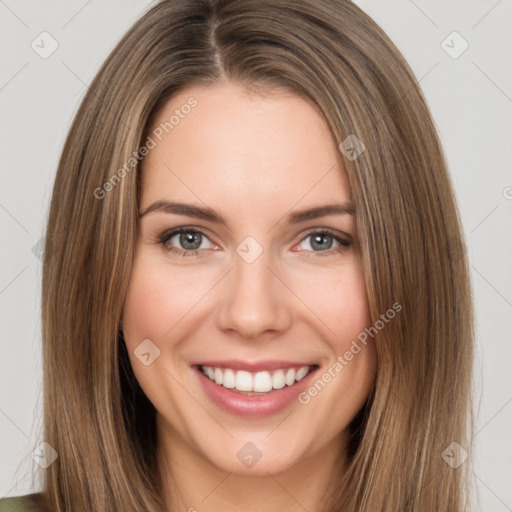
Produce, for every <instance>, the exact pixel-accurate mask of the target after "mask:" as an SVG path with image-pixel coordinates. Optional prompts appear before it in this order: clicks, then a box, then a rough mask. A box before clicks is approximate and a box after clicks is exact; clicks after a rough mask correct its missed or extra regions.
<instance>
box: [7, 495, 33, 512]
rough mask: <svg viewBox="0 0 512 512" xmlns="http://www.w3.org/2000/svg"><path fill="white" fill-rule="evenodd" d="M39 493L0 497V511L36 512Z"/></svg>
mask: <svg viewBox="0 0 512 512" xmlns="http://www.w3.org/2000/svg"><path fill="white" fill-rule="evenodd" d="M38 497H39V493H34V494H26V495H24V496H16V497H14V498H2V499H0V512H37V511H38V510H41V509H40V508H39V507H38V505H37V498H38Z"/></svg>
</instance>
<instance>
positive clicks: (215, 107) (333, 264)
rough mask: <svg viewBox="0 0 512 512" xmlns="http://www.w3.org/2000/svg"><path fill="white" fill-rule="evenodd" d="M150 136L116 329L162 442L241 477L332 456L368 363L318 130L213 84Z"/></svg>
mask: <svg viewBox="0 0 512 512" xmlns="http://www.w3.org/2000/svg"><path fill="white" fill-rule="evenodd" d="M165 123H167V125H165ZM162 127H164V128H162ZM150 137H151V139H152V142H149V144H148V147H151V149H149V151H148V154H147V156H146V157H145V158H144V161H143V164H142V175H141V187H142V189H141V201H140V214H141V217H140V221H139V222H140V224H139V238H138V242H137V244H138V245H137V250H136V256H135V260H134V262H133V268H132V274H131V278H130V284H129V290H128V293H127V296H126V300H125V304H124V310H123V319H122V325H123V332H124V337H125V340H126V344H127V348H128V352H129V354H130V360H131V365H132V367H133V371H134V373H135V376H136V378H137V379H138V381H139V383H140V385H141V387H142V389H143V390H144V392H145V393H146V395H147V396H148V398H149V400H151V402H152V403H153V404H154V406H155V408H156V410H157V422H158V429H159V435H160V436H161V438H162V439H165V440H166V441H165V442H166V445H167V446H168V447H171V448H170V449H172V450H174V451H176V452H178V451H180V452H185V451H188V452H189V453H192V454H194V457H197V459H198V460H200V461H202V462H204V463H207V464H210V465H213V466H215V467H217V468H220V469H222V470H224V471H230V472H236V473H250V474H264V473H265V472H267V471H272V472H276V471H283V470H286V469H287V468H291V467H293V466H294V465H297V464H299V463H301V461H302V462H304V461H310V462H311V464H314V463H315V462H314V461H315V460H316V461H318V460H321V459H322V458H323V457H325V454H327V453H329V454H337V453H339V450H341V449H343V445H344V443H345V442H346V435H347V432H348V431H347V427H348V425H349V423H350V421H351V420H352V419H353V418H354V416H355V415H356V413H357V412H358V411H359V409H360V408H361V407H362V406H363V405H364V402H365V400H366V398H367V397H368V394H369V392H370V390H371V387H372V384H373V378H374V377H373V376H374V373H375V365H376V357H375V349H374V346H373V344H372V343H371V340H368V342H367V343H366V344H362V343H360V342H358V341H357V337H358V335H360V333H361V332H362V331H364V329H365V327H368V326H369V322H370V319H369V312H368V303H367V296H366V292H365V288H364V285H363V276H362V271H361V265H360V258H359V254H358V249H357V232H356V225H355V220H354V216H353V212H352V210H351V206H350V205H351V194H350V188H349V184H348V180H347V177H346V173H345V170H344V168H343V164H342V161H341V158H340V154H339V152H338V151H337V146H336V143H335V142H334V140H333V138H332V136H331V135H330V132H329V130H328V127H327V125H326V123H325V122H324V120H323V119H322V117H321V116H320V115H319V113H318V112H317V111H316V109H315V108H314V107H313V106H311V105H310V104H309V103H308V102H307V101H305V100H304V99H301V98H300V97H298V96H295V95H292V94H290V93H286V92H283V91H277V90H276V91H272V92H269V93H267V94H265V95H258V94H256V93H254V92H252V93H250V92H248V91H247V90H246V89H244V88H242V87H241V86H238V85H235V84H232V83H222V84H217V85H214V86H210V87H209V88H207V89H201V88H195V87H191V88H189V89H187V90H185V91H183V92H181V93H180V94H179V95H177V96H175V97H173V98H172V99H171V100H169V101H168V102H167V104H165V106H164V107H162V109H161V110H160V112H159V113H158V115H157V116H156V118H155V120H154V127H153V132H152V133H150ZM160 139H161V140H160ZM329 205H330V206H333V208H326V209H324V210H318V209H317V208H318V207H324V206H329ZM354 341H355V342H356V344H357V345H359V351H357V349H355V345H354ZM350 354H351V356H350ZM324 460H325V459H324ZM310 467H311V466H310Z"/></svg>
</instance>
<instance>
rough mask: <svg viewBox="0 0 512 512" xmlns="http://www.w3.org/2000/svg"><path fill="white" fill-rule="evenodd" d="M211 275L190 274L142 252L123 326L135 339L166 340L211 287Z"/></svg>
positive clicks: (137, 264) (127, 300)
mask: <svg viewBox="0 0 512 512" xmlns="http://www.w3.org/2000/svg"><path fill="white" fill-rule="evenodd" d="M210 281H211V276H210V278H208V276H207V275H202V274H201V273H197V272H196V273H194V274H193V275H190V274H189V273H188V272H186V271H184V270H183V269H182V268H179V267H175V268H173V267H172V266H171V265H166V263H165V262H162V260H161V258H160V259H157V258H154V257H152V256H151V255H147V254H142V255H141V256H138V257H136V258H135V260H134V264H133V267H132V273H131V276H130V284H129V287H128V291H127V295H126V299H125V304H124V309H123V329H124V330H125V331H126V332H127V333H128V334H129V335H130V336H131V338H132V340H134V339H138V338H140V337H142V339H144V338H150V339H155V340H162V339H163V338H164V337H166V334H168V333H169V331H170V330H171V329H173V327H174V326H175V325H177V324H178V322H179V321H180V320H181V319H182V318H183V317H184V316H185V315H186V314H187V312H188V311H190V310H191V309H192V308H193V306H194V305H195V304H197V303H198V302H199V301H200V299H201V297H202V296H204V294H205V293H206V291H207V290H208V288H209V286H210V287H211V285H210V284H209V283H210Z"/></svg>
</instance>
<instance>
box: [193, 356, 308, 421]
mask: <svg viewBox="0 0 512 512" xmlns="http://www.w3.org/2000/svg"><path fill="white" fill-rule="evenodd" d="M194 370H195V371H196V373H197V374H198V376H199V380H200V382H201V385H202V386H203V388H204V390H205V391H206V394H207V395H208V396H209V398H210V399H211V400H212V402H214V403H215V404H216V405H218V406H219V407H220V408H221V409H223V410H225V411H227V412H230V413H232V414H236V415H238V416H248V417H252V418H261V417H264V416H270V415H272V414H276V413H278V412H279V411H282V410H283V409H285V408H286V407H287V406H288V405H290V404H291V403H292V402H293V401H294V400H295V399H296V398H297V396H298V395H299V393H301V392H302V391H304V389H305V388H307V387H308V385H309V382H310V381H311V379H312V377H313V375H314V374H315V373H316V371H317V370H318V367H317V368H314V369H313V370H311V371H310V372H309V373H308V374H307V375H306V377H304V378H303V379H302V380H301V381H299V382H296V383H295V384H293V385H292V386H285V387H284V388H282V389H276V390H274V391H270V392H269V393H268V394H266V395H244V394H241V393H236V392H233V391H231V390H229V389H227V388H225V387H224V386H219V385H218V384H215V382H213V381H212V380H210V379H209V378H208V377H206V375H204V374H203V372H202V371H201V370H200V369H199V368H198V367H197V366H196V367H194Z"/></svg>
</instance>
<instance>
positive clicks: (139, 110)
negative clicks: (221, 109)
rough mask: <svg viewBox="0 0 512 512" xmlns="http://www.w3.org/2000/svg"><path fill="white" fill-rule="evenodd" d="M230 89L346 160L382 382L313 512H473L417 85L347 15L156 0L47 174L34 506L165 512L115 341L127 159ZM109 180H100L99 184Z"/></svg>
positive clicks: (423, 107) (463, 286)
mask: <svg viewBox="0 0 512 512" xmlns="http://www.w3.org/2000/svg"><path fill="white" fill-rule="evenodd" d="M222 81H232V82H235V83H238V84H241V85H243V86H245V87H247V88H252V89H261V90H262V91H263V90H265V91H270V92H271V91H272V89H274V88H281V89H283V88H284V89H286V90H288V91H290V92H292V93H294V94H297V95H299V96H301V97H303V98H305V99H307V100H308V101H310V102H312V103H313V104H314V105H315V106H316V107H317V109H318V111H319V112H320V113H321V115H322V116H323V117H324V118H325V120H326V122H327V124H328V127H329V129H330V132H331V135H332V137H333V140H334V141H335V142H336V144H337V145H338V144H341V143H343V141H345V140H346V139H347V137H349V136H356V137H357V138H358V139H359V140H360V141H362V142H363V144H364V147H365V150H364V152H363V153H362V154H360V155H359V157H358V158H355V159H352V158H346V155H343V153H342V152H340V158H344V165H345V168H346V172H347V174H348V179H349V184H350V188H351V196H352V201H353V203H354V207H355V219H356V226H357V231H358V239H359V240H360V242H359V243H360V248H361V249H360V250H361V260H362V266H363V272H364V280H365V286H366V290H367V294H368V300H369V307H370V314H371V318H372V321H373V322H375V321H376V320H378V319H379V315H380V314H381V313H383V312H384V311H386V310H387V309H389V307H390V306H391V304H393V303H395V302H398V303H399V304H401V305H402V310H401V312H400V314H399V315H396V317H395V318H394V320H393V321H392V322H389V324H388V325H387V326H386V328H385V329H383V330H382V331H381V332H380V333H379V334H378V337H377V338H376V343H375V346H376V351H377V373H376V376H375V382H374V386H373V389H372V392H371V394H370V396H369V397H368V400H367V402H366V404H365V405H364V407H363V409H361V411H360V413H359V414H358V415H357V417H356V418H354V421H353V422H352V424H351V437H350V446H349V459H348V461H347V464H346V467H345V468H344V471H341V470H340V474H339V475H338V474H336V475H333V478H334V479H335V481H336V482H337V485H336V489H335V492H334V493H333V494H332V495H331V496H329V499H328V500H326V503H327V504H326V508H325V512H335V511H343V512H385V511H386V512H432V511H436V512H462V511H466V510H468V500H467V489H468V487H469V470H468V468H469V461H466V463H464V464H462V465H461V466H460V467H458V468H456V469H454V468H452V467H451V465H450V464H448V463H447V462H446V461H445V458H444V457H443V453H444V451H445V450H446V448H447V447H448V446H449V445H450V444H451V443H452V442H457V443H459V444H460V445H461V446H462V447H464V448H465V449H466V450H467V451H468V452H470V441H471V429H472V425H473V412H472V406H471V368H472V357H473V338H474V331H473V329H474V327H473V305H472V298H471V287H470V281H469V271H468V263H467V258H466V254H465V251H464V247H465V244H464V237H463V233H462V229H461V222H460V217H459V213H458V210H457V206H456V202H455V197H454V192H453V189H452V185H451V181H450V178H449V174H448V170H447V165H446V160H445V156H444V154H443V149H442V146H441V143H440V140H439V137H438V134H437V132H436V127H435V125H434V123H433V120H432V117H431V114H430V112H429V109H428V106H427V104H426V101H425V99H424V97H423V95H422V92H421V90H420V86H419V83H418V81H417V79H416V78H415V76H414V74H413V72H412V71H411V69H410V67H409V65H408V64H407V63H406V61H405V60H404V58H403V57H402V55H401V53H400V52H399V50H398V49H397V48H396V46H395V45H394V44H393V43H392V42H391V41H390V39H389V38H388V37H387V36H386V34H385V33H384V32H383V30H382V29H380V28H379V26H378V25H377V24H376V23H375V22H374V21H373V20H372V19H371V18H370V17H369V16H368V15H367V14H365V13H364V12H363V11H362V10H361V9H360V8H359V7H357V6H356V5H354V4H353V3H351V2H350V1H347V0H293V1H290V0H162V1H160V2H158V3H155V4H154V5H152V6H151V7H150V8H149V9H148V10H147V12H146V13H145V14H144V15H143V16H142V17H141V18H140V19H139V20H137V22H136V23H134V24H133V26H132V27H131V28H130V29H129V30H128V31H127V33H126V34H125V35H124V37H123V38H122V39H121V41H120V42H119V43H118V44H117V46H116V47H115V48H114V50H113V51H112V52H111V54H110V55H109V56H108V58H107V59H106V61H105V62H104V64H103V65H102V67H101V69H100V70H99V72H98V73H97V75H96V76H95V78H94V80H93V81H92V83H91V84H90V87H89V88H88V90H87V92H86V94H85V97H84V99H83V101H82V102H81V105H80V107H79V109H78V111H77V113H76V115H75V117H74V120H73V123H72V126H71V128H70V130H69V133H68V136H67V139H66V141H65V144H64V147H63V150H62V154H61V158H60V161H59V165H58V169H57V173H56V178H55V184H54V188H53V194H52V198H51V205H50V211H49V216H48V222H47V232H46V250H45V257H44V265H43V278H42V329H43V332H42V336H43V375H44V391H43V393H44V405H43V408H44V440H45V441H46V442H47V443H48V444H49V445H51V446H52V447H53V449H55V450H56V452H57V453H58V458H57V459H56V460H55V462H54V463H53V464H51V465H50V466H49V467H48V468H47V469H46V470H44V479H43V483H44V486H43V490H42V493H41V496H42V498H43V501H44V503H45V504H44V505H42V506H41V508H42V509H45V510H48V511H52V512H64V511H73V512H78V511H94V512H107V511H108V512H130V511H137V512H140V511H141V510H144V511H149V512H156V511H161V510H163V509H164V501H163V490H162V489H163V482H162V477H161V475H160V474H159V473H158V467H157V463H156V461H157V459H156V453H157V441H158V439H157V435H156V426H155V409H154V407H153V406H152V404H151V403H150V402H149V400H148V399H147V397H146V396H145V395H144V393H143V391H142V390H141V388H140V387H139V385H138V383H137V381H136V379H135V377H134V374H133V372H132V369H131V367H130V363H129V359H128V354H127V352H126V346H125V344H124V343H123V340H122V338H121V335H120V320H121V317H122V310H123V304H124V300H125V297H126V292H127V287H128V283H129V278H130V272H131V265H132V261H133V257H134V250H135V246H136V241H137V233H138V207H139V198H140V179H139V178H140V162H137V165H134V166H133V168H129V169H128V170H126V169H125V172H123V173H122V176H119V175H118V178H119V179H116V182H115V186H110V187H109V188H108V190H109V191H108V193H103V192H102V193H101V197H100V194H98V190H100V189H101V190H105V188H106V187H104V184H106V183H108V182H110V183H111V180H112V175H113V174H114V173H115V172H116V171H117V170H118V169H121V168H123V166H124V164H125V162H127V161H129V160H130V158H133V155H134V154H138V151H139V149H140V148H141V146H142V145H143V144H144V141H145V140H146V137H147V131H148V127H149V126H150V122H151V119H153V118H154V116H155V113H157V112H158V111H159V109H160V107H161V106H162V105H163V104H164V103H165V102H166V101H167V100H168V99H169V98H171V97H172V96H173V95H175V94H176V93H177V92H179V91H182V90H185V89H186V88H187V87H190V86H193V85H202V84H204V85H205V86H207V85H209V84H214V83H218V82H222ZM109 180H110V181H109Z"/></svg>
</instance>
